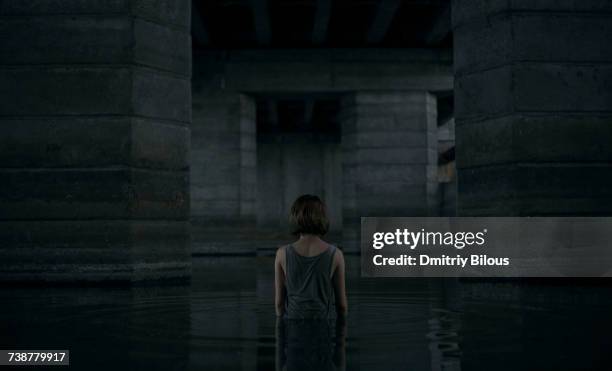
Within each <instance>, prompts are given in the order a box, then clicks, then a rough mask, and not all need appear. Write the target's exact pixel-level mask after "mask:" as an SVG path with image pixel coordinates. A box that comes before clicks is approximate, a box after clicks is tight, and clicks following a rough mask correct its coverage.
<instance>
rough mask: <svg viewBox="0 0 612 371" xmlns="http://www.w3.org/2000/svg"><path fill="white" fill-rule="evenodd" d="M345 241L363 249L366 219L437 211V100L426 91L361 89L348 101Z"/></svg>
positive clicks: (344, 119) (344, 124)
mask: <svg viewBox="0 0 612 371" xmlns="http://www.w3.org/2000/svg"><path fill="white" fill-rule="evenodd" d="M340 115H341V120H342V146H343V153H342V156H343V168H342V169H343V174H342V176H343V183H344V187H343V191H344V192H343V208H342V212H343V219H344V222H343V240H344V244H345V245H346V247H347V249H349V250H351V249H356V248H358V246H357V244H356V243H355V242H356V241H358V240H359V237H358V233H359V227H360V217H365V216H427V215H435V213H436V210H437V200H436V191H437V184H438V182H437V171H438V167H437V143H438V137H437V122H436V119H437V112H436V99H435V97H434V96H433V95H431V94H430V93H428V92H425V91H394V92H357V93H353V94H350V95H348V96H347V97H345V98H344V99H343V102H342V112H341V113H340Z"/></svg>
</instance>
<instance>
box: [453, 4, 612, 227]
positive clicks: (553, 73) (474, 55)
mask: <svg viewBox="0 0 612 371" xmlns="http://www.w3.org/2000/svg"><path fill="white" fill-rule="evenodd" d="M453 5H454V6H453V25H454V47H455V58H454V59H455V98H456V100H455V107H456V118H457V128H456V133H457V166H458V177H459V212H460V213H461V214H462V215H508V216H510V215H604V214H610V213H611V212H612V197H611V195H610V189H612V171H611V170H612V167H611V164H610V162H611V160H612V147H611V146H610V143H612V126H611V125H610V123H611V122H612V67H611V64H610V62H611V61H612V47H611V45H612V27H610V24H611V23H612V3H611V2H607V1H598V0H586V1H580V2H577V1H552V0H537V1H535V0H529V1H528V0H516V1H505V0H504V1H502V0H494V1H487V2H484V1H478V2H474V1H463V0H457V1H454V4H453Z"/></svg>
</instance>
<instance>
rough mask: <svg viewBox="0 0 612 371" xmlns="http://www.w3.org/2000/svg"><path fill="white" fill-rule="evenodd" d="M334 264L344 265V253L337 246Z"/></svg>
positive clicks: (336, 265)
mask: <svg viewBox="0 0 612 371" xmlns="http://www.w3.org/2000/svg"><path fill="white" fill-rule="evenodd" d="M333 264H334V266H335V267H338V266H340V265H342V266H343V265H344V253H343V252H342V250H340V249H339V248H338V247H337V246H336V251H335V252H334V263H333Z"/></svg>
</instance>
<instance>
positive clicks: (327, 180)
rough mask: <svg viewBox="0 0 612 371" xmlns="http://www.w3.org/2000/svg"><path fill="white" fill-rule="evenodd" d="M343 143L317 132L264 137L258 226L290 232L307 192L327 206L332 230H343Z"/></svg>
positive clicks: (259, 150)
mask: <svg viewBox="0 0 612 371" xmlns="http://www.w3.org/2000/svg"><path fill="white" fill-rule="evenodd" d="M341 154H342V151H341V147H340V143H338V142H337V141H335V140H333V139H331V138H328V137H326V136H322V135H317V134H313V133H295V134H288V133H277V134H266V135H260V136H259V141H258V144H257V180H258V184H257V189H258V191H257V225H258V226H260V227H267V228H274V229H276V230H280V231H285V230H288V216H289V211H290V209H291V205H292V204H293V202H294V201H295V199H296V198H297V197H298V196H300V195H302V194H305V193H309V194H315V195H318V196H319V197H321V198H322V199H323V201H324V202H325V203H326V206H327V209H328V214H329V215H328V217H329V219H330V230H333V231H340V230H341V229H342V156H341Z"/></svg>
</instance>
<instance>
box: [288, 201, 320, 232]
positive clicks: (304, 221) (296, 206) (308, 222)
mask: <svg viewBox="0 0 612 371" xmlns="http://www.w3.org/2000/svg"><path fill="white" fill-rule="evenodd" d="M289 224H291V233H292V234H294V235H296V236H299V235H300V234H314V235H318V236H323V235H324V234H326V233H327V231H328V230H329V219H327V212H326V210H325V204H324V203H323V201H321V199H320V198H319V197H317V196H314V195H302V196H300V197H298V199H297V200H295V202H294V203H293V206H291V214H290V215H289Z"/></svg>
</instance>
